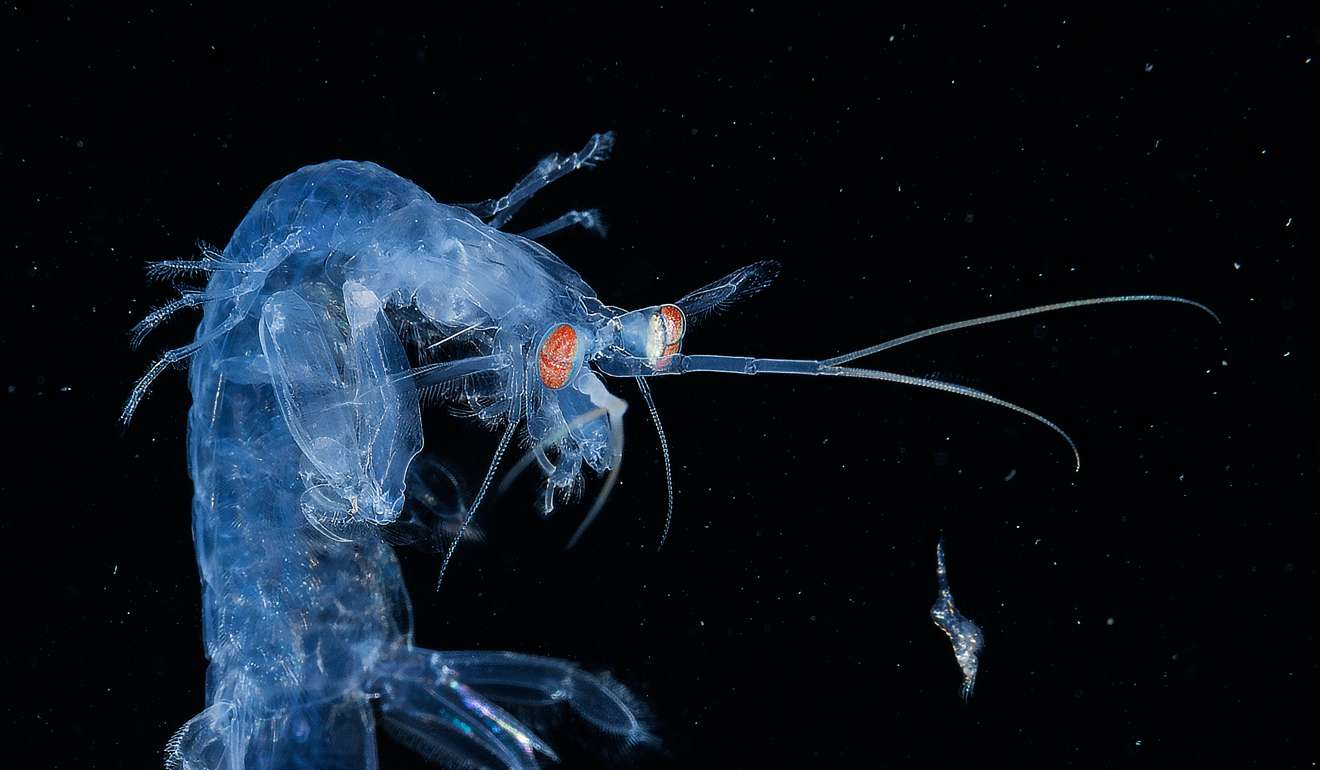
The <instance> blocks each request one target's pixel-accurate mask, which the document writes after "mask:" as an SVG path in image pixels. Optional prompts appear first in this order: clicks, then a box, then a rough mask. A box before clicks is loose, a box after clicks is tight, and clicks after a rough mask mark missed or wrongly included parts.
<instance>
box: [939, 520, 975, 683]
mask: <svg viewBox="0 0 1320 770" xmlns="http://www.w3.org/2000/svg"><path fill="white" fill-rule="evenodd" d="M935 579H936V583H937V584H938V585H939V596H938V597H937V598H936V599H935V604H934V606H932V607H931V608H930V619H931V620H933V621H934V622H935V625H936V626H939V629H940V630H941V631H943V632H944V635H945V636H947V637H949V642H950V643H951V644H952V645H953V658H954V660H956V661H958V668H960V669H962V675H963V683H962V687H961V688H960V689H959V690H958V692H959V694H961V695H962V699H963V700H964V701H966V700H967V699H968V698H970V697H972V688H973V687H975V686H976V669H977V666H978V665H979V663H980V659H981V648H983V647H985V634H983V633H981V627H980V626H978V625H976V624H975V623H973V622H972V621H971V620H970V619H969V618H966V617H964V616H963V614H962V613H961V612H959V611H958V608H957V607H955V606H954V604H953V592H952V591H950V590H949V573H948V570H946V569H945V566H944V538H940V540H939V542H938V543H936V544H935Z"/></svg>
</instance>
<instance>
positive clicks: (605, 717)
mask: <svg viewBox="0 0 1320 770" xmlns="http://www.w3.org/2000/svg"><path fill="white" fill-rule="evenodd" d="M377 671H378V677H377V679H376V685H375V686H376V691H377V692H378V693H379V695H380V713H381V720H382V723H383V724H384V726H385V729H386V730H387V731H388V732H389V733H390V734H391V735H393V736H394V737H395V738H397V739H398V740H399V741H400V742H402V743H403V744H404V745H407V746H409V747H410V748H412V749H414V750H415V751H417V752H418V753H419V754H421V755H423V756H425V757H427V758H428V759H431V760H433V761H438V762H442V763H447V764H452V765H456V766H461V767H474V768H492V769H493V768H509V770H534V769H535V768H537V767H538V766H539V765H538V763H537V757H538V755H539V756H543V757H546V758H548V759H550V760H552V761H554V760H557V757H556V756H555V753H554V751H553V750H552V749H551V748H550V746H549V745H548V744H546V743H545V741H543V740H542V739H541V738H540V737H538V736H537V735H536V734H535V733H533V732H532V731H531V730H530V729H528V728H527V727H525V726H523V725H522V724H521V723H519V722H518V720H517V719H515V718H514V717H513V716H511V715H510V714H509V713H508V712H507V711H505V710H504V709H503V708H501V707H500V706H498V705H496V702H500V703H504V704H507V705H518V706H554V705H556V704H559V703H566V704H568V705H569V706H570V707H571V708H572V709H573V710H574V711H576V712H577V713H578V714H579V715H580V716H582V717H583V718H584V719H585V720H586V721H587V722H589V723H591V724H592V725H593V726H595V727H597V728H599V729H600V730H602V731H604V732H606V733H607V734H609V735H611V736H613V737H615V738H618V739H619V740H620V741H621V742H623V743H624V744H626V745H630V746H631V745H635V744H639V743H650V742H654V738H653V737H652V736H651V733H650V731H649V730H648V729H647V727H646V719H645V717H644V716H643V713H644V712H643V709H642V708H641V706H640V705H639V703H638V702H637V700H636V699H635V698H634V697H633V696H632V695H631V694H630V693H628V692H627V690H625V689H624V688H623V687H622V686H621V685H619V684H618V683H616V682H614V681H613V680H612V679H610V678H609V677H608V676H595V675H592V674H589V673H587V672H585V671H582V670H581V669H579V668H578V667H576V666H574V665H573V664H571V663H568V662H566V661H561V660H555V659H553V658H539V657H533V656H530V655H518V654H515V653H507V652H435V651H431V650H424V649H413V648H409V649H405V650H401V651H400V653H399V654H398V655H395V656H393V657H390V658H387V659H385V660H384V661H382V662H381V663H380V664H379V665H378V668H377Z"/></svg>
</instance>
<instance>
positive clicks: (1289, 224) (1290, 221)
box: [1283, 217, 1292, 227]
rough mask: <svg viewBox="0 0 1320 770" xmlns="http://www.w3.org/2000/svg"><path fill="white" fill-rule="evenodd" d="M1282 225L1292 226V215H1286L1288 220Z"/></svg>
mask: <svg viewBox="0 0 1320 770" xmlns="http://www.w3.org/2000/svg"><path fill="white" fill-rule="evenodd" d="M1283 226H1284V227H1292V217H1288V221H1287V222H1284V223H1283Z"/></svg>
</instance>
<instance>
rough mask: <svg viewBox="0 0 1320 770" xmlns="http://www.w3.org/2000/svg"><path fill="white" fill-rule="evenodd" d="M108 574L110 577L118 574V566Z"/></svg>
mask: <svg viewBox="0 0 1320 770" xmlns="http://www.w3.org/2000/svg"><path fill="white" fill-rule="evenodd" d="M110 574H111V575H118V574H119V565H118V564H116V565H115V568H114V571H113V572H111V573H110Z"/></svg>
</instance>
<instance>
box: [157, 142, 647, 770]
mask: <svg viewBox="0 0 1320 770" xmlns="http://www.w3.org/2000/svg"><path fill="white" fill-rule="evenodd" d="M208 260H209V264H208V265H206V266H204V267H199V268H198V269H205V270H207V271H208V272H210V273H211V274H212V277H211V279H210V281H209V284H208V286H207V287H206V289H205V292H204V293H203V297H204V299H203V300H202V301H200V302H197V303H196V304H200V305H202V306H203V307H204V308H205V312H204V316H203V319H202V322H201V324H200V326H199V328H198V332H197V337H196V341H195V342H194V343H193V346H192V349H191V350H190V351H189V355H190V356H191V366H190V377H189V384H190V388H191V391H192V400H193V403H192V407H191V409H190V411H189V414H188V465H189V470H190V473H191V475H192V479H193V481H194V484H195V496H194V499H193V528H194V538H195V542H196V549H197V562H198V565H199V568H200V572H201V578H202V586H203V597H204V602H203V606H204V610H203V611H204V624H203V625H204V635H205V647H206V654H207V657H208V658H209V659H210V667H209V669H208V672H207V687H206V702H207V708H206V710H205V711H203V712H202V713H201V714H199V715H198V716H197V717H195V718H194V719H193V720H192V721H190V722H189V723H188V724H187V725H185V726H184V728H183V729H181V730H180V731H179V732H178V734H176V735H175V737H174V738H173V739H172V740H171V741H170V744H169V746H168V749H167V763H168V764H169V765H170V766H173V767H181V768H189V769H190V770H191V769H192V768H228V769H231V770H237V769H238V768H248V769H250V770H274V769H275V768H295V767H297V768H374V767H376V759H375V756H376V754H375V751H376V749H375V731H376V724H377V721H378V719H377V718H378V717H379V718H380V720H381V721H383V723H384V724H385V726H386V727H388V728H389V729H390V730H391V731H392V732H393V733H395V734H396V735H397V736H398V737H399V738H400V739H402V740H403V741H404V742H406V743H408V744H409V745H411V746H413V747H415V748H417V749H418V750H419V751H421V752H423V753H424V754H426V755H428V756H431V757H433V758H435V759H439V760H443V761H446V762H450V763H454V764H459V765H465V766H466V765H474V766H489V767H514V768H525V767H534V766H535V765H536V757H537V755H538V754H539V755H543V756H549V757H553V756H554V755H553V752H552V751H551V750H550V749H549V747H548V746H547V745H546V744H545V743H544V742H543V741H542V740H541V739H540V738H538V737H536V736H535V735H533V734H532V733H531V731H530V730H528V729H526V728H524V727H522V726H521V725H520V724H519V723H518V722H517V721H516V720H515V719H514V718H513V717H512V716H511V715H510V714H509V713H507V712H506V711H505V710H504V709H503V708H502V707H501V706H498V705H496V703H497V702H499V703H503V704H505V705H508V704H516V705H518V706H520V707H536V706H552V705H555V704H560V703H566V704H568V705H570V706H571V707H572V708H573V709H575V710H576V711H577V713H578V714H579V715H580V716H582V717H583V718H585V719H586V720H588V721H589V722H591V723H592V724H594V725H595V726H597V727H599V728H601V729H602V730H604V731H606V732H607V733H610V734H612V735H614V736H617V737H618V738H619V739H620V740H621V741H623V742H625V743H636V742H641V741H646V740H649V739H650V736H649V733H648V732H647V730H646V728H645V726H644V723H643V719H642V716H641V713H640V709H639V707H638V706H637V704H636V702H635V701H634V700H633V698H632V697H631V696H630V695H629V694H628V693H627V692H626V691H624V690H623V688H622V687H620V686H619V685H617V684H616V683H614V682H613V681H612V680H610V679H609V678H608V677H607V676H597V675H592V674H588V673H586V672H584V671H582V670H581V669H579V668H577V667H576V666H574V665H573V664H570V663H567V662H565V661H560V660H553V659H546V658H537V657H531V656H525V655H517V654H514V653H502V652H453V653H444V652H435V651H430V650H425V649H420V648H417V647H415V646H414V644H413V639H412V630H411V607H410V604H409V599H408V595H407V593H406V591H405V588H404V585H403V580H402V577H401V575H400V572H399V567H398V563H397V561H396V558H395V555H394V551H393V547H392V545H391V543H390V542H389V541H388V540H387V538H388V535H389V530H388V527H389V525H391V524H393V523H396V522H398V521H399V520H400V518H401V517H405V518H406V517H407V515H408V514H407V513H406V511H405V508H406V497H407V492H408V490H407V486H408V485H407V479H408V470H409V466H410V464H411V461H412V460H413V458H414V456H415V455H416V454H417V453H418V452H419V451H420V450H421V448H422V432H421V422H420V412H419V393H418V388H419V386H420V387H426V386H427V383H428V382H429V381H431V380H435V379H436V375H435V374H434V372H433V373H432V375H431V377H430V378H428V377H427V376H420V375H417V374H416V373H415V372H416V370H411V369H410V362H409V358H408V352H407V351H406V350H405V347H404V341H403V340H402V339H401V336H400V334H401V332H402V331H403V330H401V329H400V328H398V327H400V326H401V325H403V322H401V321H399V320H397V319H392V318H391V313H393V312H394V311H395V309H398V308H404V309H409V310H412V311H420V313H421V314H422V317H424V319H425V324H426V326H427V329H428V331H429V333H432V334H438V333H444V332H446V331H447V330H450V329H469V330H470V332H469V333H468V336H467V338H466V340H461V341H459V343H449V344H464V345H466V347H467V349H469V350H471V349H472V348H476V349H477V350H476V352H477V355H476V356H471V357H469V358H467V359H464V360H466V361H477V362H478V363H477V364H470V365H468V366H467V369H469V370H471V371H458V373H457V374H455V370H453V369H452V368H451V369H450V370H446V372H445V376H444V377H442V378H440V379H441V380H443V384H442V385H440V386H439V387H447V388H450V392H449V393H448V396H449V397H450V398H452V399H455V400H459V401H465V402H467V403H469V404H470V405H471V406H472V408H473V411H474V413H479V414H478V416H480V417H482V418H484V419H486V420H489V421H491V422H498V421H501V420H503V421H506V422H508V421H516V420H517V419H519V418H520V417H521V416H522V415H523V414H524V411H523V410H524V408H525V407H524V406H522V405H521V404H523V403H525V402H526V394H525V393H520V392H519V389H518V388H517V387H514V386H513V385H511V384H510V383H514V382H518V381H519V380H520V378H523V377H524V374H525V372H524V369H523V368H519V367H516V366H514V365H513V363H512V357H513V356H517V355H521V353H522V348H523V347H524V345H523V344H522V341H523V340H525V339H529V338H531V337H533V336H534V334H535V333H539V331H540V328H539V324H540V323H541V322H542V320H543V319H544V318H546V317H549V316H555V317H558V316H568V315H570V314H572V313H573V312H577V313H579V314H580V313H582V312H583V310H582V300H583V299H587V300H588V301H589V300H591V299H594V294H593V293H592V292H591V290H590V289H589V288H588V287H587V286H586V285H585V283H583V282H582V281H581V279H580V278H579V277H578V276H577V275H576V273H574V272H573V271H572V270H570V269H569V268H567V267H566V266H565V265H564V264H563V263H562V262H560V261H559V260H558V259H557V258H555V257H554V256H553V255H551V254H550V253H549V252H548V251H546V250H545V249H542V248H540V247H539V246H537V245H536V244H534V243H532V242H531V241H529V240H526V239H522V238H519V237H518V236H513V235H506V234H504V233H502V232H499V231H498V230H496V229H494V228H491V227H489V226H487V225H486V224H484V223H483V222H482V221H481V220H480V219H478V218H477V217H476V216H475V215H474V214H472V213H470V212H469V211H467V210H465V209H462V208H457V207H452V206H446V205H443V204H440V203H437V202H435V201H434V200H432V199H431V197H430V196H429V195H428V194H426V193H425V192H424V191H422V190H421V189H420V188H418V187H417V186H416V185H414V184H412V183H411V182H408V181H406V180H404V179H402V178H400V177H398V176H396V175H394V174H392V173H390V172H389V171H386V170H385V169H383V168H381V167H379V166H376V165H374V164H370V163H355V162H345V161H334V162H330V163H325V164H321V165H317V166H311V167H308V168H304V169H301V170H299V171H297V172H295V173H293V174H291V175H289V176H288V177H286V178H284V179H282V180H280V181H279V182H276V183H275V184H273V185H271V186H270V187H269V188H268V189H267V190H266V191H265V193H264V194H263V195H262V196H261V198H260V199H259V200H258V201H257V202H256V204H255V205H254V206H253V207H252V209H251V211H250V212H249V213H248V215H247V216H246V217H245V218H244V219H243V221H242V223H241V224H240V225H239V226H238V228H237V230H236V231H235V233H234V235H233V237H232V239H231V240H230V242H229V244H228V246H227V247H226V248H225V249H224V250H223V253H219V252H213V253H212V254H210V255H209V256H208V257H207V259H206V260H202V262H208ZM196 264H198V265H201V263H196ZM180 269H185V268H180ZM569 303H572V304H573V305H575V307H565V305H568V304H569ZM534 326H535V327H536V328H535V329H533V328H532V327H534ZM501 350H503V351H504V354H501V352H500V351H501ZM440 368H441V369H443V368H444V367H440ZM459 369H460V370H461V369H462V365H460V366H459ZM433 370H435V368H434V367H433ZM437 381H439V380H437ZM454 388H457V390H456V391H455V390H454ZM510 394H514V395H517V396H522V397H523V398H511V397H510ZM573 394H574V395H571V396H570V400H571V399H573V398H585V399H586V400H590V396H589V395H585V396H584V395H583V391H582V390H574V391H573ZM135 395H136V394H135ZM577 430H578V431H579V433H580V432H581V431H582V430H583V426H578V428H577ZM584 443H585V442H584ZM437 514H438V515H439V516H441V517H442V518H443V517H445V516H452V515H454V514H455V511H452V510H451V511H445V510H442V511H438V512H437ZM373 703H374V704H375V705H374V706H373Z"/></svg>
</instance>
